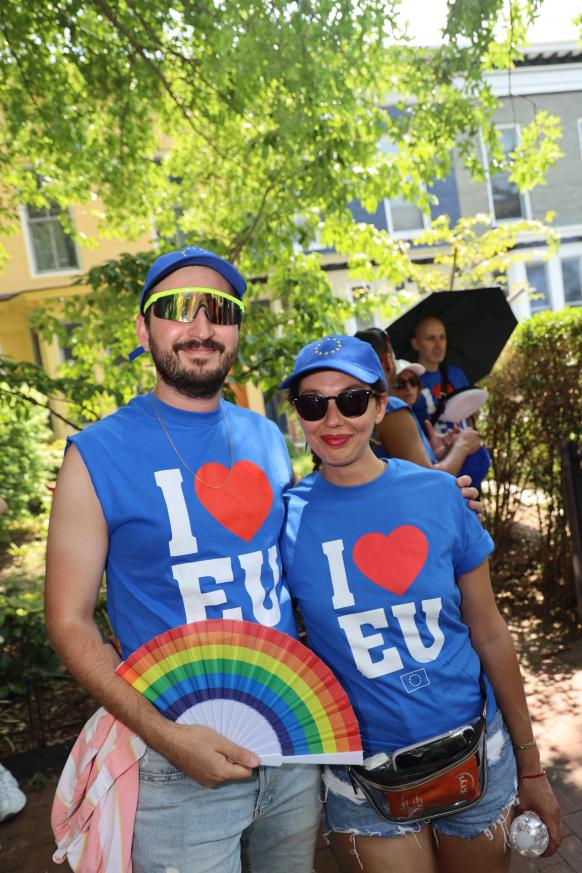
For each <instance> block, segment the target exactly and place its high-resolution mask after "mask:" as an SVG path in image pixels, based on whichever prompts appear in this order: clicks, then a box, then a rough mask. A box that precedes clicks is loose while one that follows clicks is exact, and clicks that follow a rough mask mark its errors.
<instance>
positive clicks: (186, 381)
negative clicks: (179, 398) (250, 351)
mask: <svg viewBox="0 0 582 873" xmlns="http://www.w3.org/2000/svg"><path fill="white" fill-rule="evenodd" d="M149 346H150V353H151V356H152V358H153V361H154V364H155V365H156V370H157V371H158V375H159V376H160V378H161V379H162V380H163V381H164V382H165V383H166V385H169V386H170V387H172V388H175V390H176V391H178V392H179V393H180V394H184V395H185V396H186V397H193V398H195V399H205V400H208V399H209V398H211V397H214V396H215V395H216V394H218V392H219V391H220V389H221V388H222V386H223V385H224V382H225V379H226V377H227V375H228V371H229V370H230V368H231V367H232V365H233V364H234V362H235V360H236V356H237V353H238V338H237V341H236V344H235V346H234V348H232V349H231V350H230V351H229V352H227V351H226V347H225V346H223V345H222V343H219V342H217V341H216V340H213V339H207V340H205V341H204V342H201V341H199V340H190V341H189V342H183V343H175V344H174V345H173V346H172V350H171V351H168V352H165V351H162V350H161V349H160V347H159V346H158V345H157V343H156V341H155V340H154V338H153V337H152V336H151V334H150V337H149ZM182 349H211V350H213V351H216V352H219V353H220V355H221V358H220V361H219V363H218V366H216V367H215V368H214V369H213V370H211V369H207V368H206V366H205V365H204V364H202V365H200V364H197V363H193V364H192V365H191V366H190V367H184V366H182V364H181V363H180V358H179V357H178V352H179V351H181V350H182Z"/></svg>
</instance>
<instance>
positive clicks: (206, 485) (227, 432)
mask: <svg viewBox="0 0 582 873" xmlns="http://www.w3.org/2000/svg"><path fill="white" fill-rule="evenodd" d="M150 397H151V401H152V409H153V411H154V415H155V417H156V418H157V420H158V422H159V424H160V427H161V428H162V430H163V432H164V433H165V435H166V438H167V440H168V442H169V443H170V445H171V447H172V451H173V452H174V454H175V455H176V457H177V458H178V460H179V461H180V463H181V464H182V466H183V467H184V468H185V469H186V470H188V472H189V473H190V475H191V476H192V478H193V479H195V480H196V482H201V483H202V485H204V486H205V487H206V488H215V489H216V490H219V489H220V488H224V486H225V485H226V483H227V482H228V480H229V478H230V474H231V472H232V438H231V435H230V428H229V426H228V419H227V417H226V413H225V411H224V408H223V407H222V406H221V412H222V420H223V421H224V426H225V428H226V434H227V436H228V453H229V460H228V476H227V477H226V479H225V480H224V482H223V483H222V484H221V485H210V483H209V482H204V480H203V479H201V478H200V476H197V475H196V473H195V472H194V470H193V469H192V467H190V465H189V464H187V463H186V461H185V460H184V458H183V457H182V455H181V454H180V452H179V451H178V449H177V447H176V444H175V442H174V440H173V439H172V436H171V434H170V431H169V430H168V428H167V426H166V423H165V422H164V420H163V418H162V417H161V415H160V413H159V412H158V408H157V405H156V397H155V395H154V394H150Z"/></svg>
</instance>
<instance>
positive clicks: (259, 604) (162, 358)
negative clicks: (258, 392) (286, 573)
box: [46, 247, 320, 873]
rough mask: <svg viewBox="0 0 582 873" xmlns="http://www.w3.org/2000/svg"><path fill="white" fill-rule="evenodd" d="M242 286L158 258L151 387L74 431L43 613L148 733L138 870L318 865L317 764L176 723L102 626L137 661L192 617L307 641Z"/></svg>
mask: <svg viewBox="0 0 582 873" xmlns="http://www.w3.org/2000/svg"><path fill="white" fill-rule="evenodd" d="M245 290H246V283H245V280H244V279H243V277H242V276H241V274H240V273H239V272H238V270H236V269H235V267H233V266H232V264H230V263H228V262H227V261H225V260H223V259H222V258H220V257H218V256H217V255H215V254H213V253H212V252H207V251H205V250H203V249H197V248H193V247H186V248H184V249H182V250H180V251H177V252H170V253H169V254H166V255H162V256H161V257H159V258H158V259H157V260H156V261H154V263H153V264H152V267H151V268H150V270H149V272H148V275H147V277H146V281H145V284H144V288H143V292H142V295H141V299H140V314H139V316H138V318H137V333H138V336H139V339H140V342H141V344H142V347H140V349H139V350H136V352H138V353H139V351H141V350H146V351H149V352H150V353H151V355H152V358H153V361H154V364H155V367H156V374H157V380H156V387H155V389H154V391H153V392H152V393H148V394H145V395H142V396H138V397H135V398H133V400H131V401H130V403H128V404H127V406H125V407H123V408H121V409H119V410H118V411H117V412H115V413H114V414H113V415H110V416H109V417H108V418H106V419H104V420H102V421H100V422H98V423H97V424H94V425H91V426H90V427H88V428H87V429H86V430H84V431H83V432H82V433H80V434H77V435H75V436H73V437H71V439H70V440H69V445H68V449H67V452H66V455H65V459H64V462H63V466H62V468H61V471H60V474H59V477H58V481H57V487H56V489H55V496H54V503H53V510H52V514H51V521H50V528H49V537H48V548H47V574H46V624H47V631H48V634H49V638H50V641H51V643H52V645H53V646H54V648H55V650H56V651H57V652H58V654H59V655H60V657H61V658H62V660H63V661H64V663H65V665H66V666H67V667H68V669H69V670H70V672H71V673H72V674H73V676H74V677H75V678H76V679H77V681H78V682H79V683H80V684H81V685H82V686H84V687H85V688H86V689H87V691H88V692H89V693H90V694H91V696H92V697H93V698H94V699H95V700H96V701H98V702H99V703H100V704H101V705H103V706H104V707H105V708H106V709H107V710H108V711H109V712H110V713H111V714H112V715H114V716H115V717H116V718H118V719H119V720H120V721H121V722H123V723H124V724H125V725H127V726H128V727H129V728H130V729H131V730H132V731H134V732H135V733H136V734H137V735H138V736H139V737H141V738H142V740H143V741H144V742H145V743H146V744H147V751H146V753H145V755H144V757H143V758H142V759H141V761H140V786H139V796H138V803H137V812H136V818H135V827H134V836H133V850H132V862H133V871H134V873H146V871H147V873H158V871H169V870H176V871H178V870H179V871H182V873H186V871H188V873H213V871H214V873H238V871H239V870H240V869H241V854H242V855H243V856H244V859H245V863H246V864H248V865H250V869H252V871H253V873H262V871H265V873H272V871H277V873H287V871H288V873H310V871H311V869H312V857H313V850H314V843H315V838H316V833H317V827H318V824H319V811H320V806H319V799H318V789H319V771H318V768H317V767H313V766H312V767H305V766H297V765H295V766H289V765H285V766H283V767H280V768H277V767H260V766H258V765H259V759H258V757H257V756H256V755H255V754H253V753H252V752H250V751H249V750H247V749H243V748H241V747H239V746H237V745H235V744H234V743H232V742H230V741H229V740H227V739H226V738H224V737H223V736H221V735H220V734H218V733H216V732H215V731H213V730H211V729H210V728H207V727H202V726H194V725H186V724H179V723H175V722H173V721H170V720H168V719H166V718H164V717H163V716H162V715H161V713H159V712H158V710H157V709H155V707H154V706H153V705H152V704H151V703H149V702H148V700H147V699H146V698H145V697H144V696H142V695H141V694H139V693H138V692H137V691H135V690H134V689H133V688H132V687H131V686H130V685H128V684H127V683H126V682H125V681H124V680H123V679H121V678H120V677H119V676H118V675H117V674H116V673H115V665H116V663H117V661H118V660H119V659H118V658H117V657H114V656H113V654H112V650H111V648H110V647H109V646H106V645H103V643H102V640H101V635H100V633H99V631H98V629H97V626H96V624H95V621H94V610H95V603H96V599H97V593H98V591H99V587H100V584H101V580H102V576H103V573H104V572H105V573H106V577H107V598H108V614H109V618H110V621H111V624H112V627H113V629H114V632H115V635H116V637H117V639H118V641H119V644H120V647H121V655H122V656H123V657H124V658H125V657H127V656H128V655H129V654H130V653H131V652H132V651H134V650H135V649H137V648H138V647H139V646H141V645H142V644H143V643H145V642H146V641H148V640H149V639H151V638H152V637H154V636H155V635H157V634H159V633H162V632H164V631H167V630H168V629H170V628H174V627H177V626H179V625H181V624H184V623H185V622H192V621H202V620H205V619H223V618H230V619H233V618H234V619H244V620H248V621H254V622H258V623H260V624H263V625H267V626H268V627H274V628H277V629H279V630H282V631H284V632H286V633H288V634H291V635H294V636H295V635H296V630H295V623H294V618H293V611H292V606H291V601H290V597H289V593H288V590H287V588H286V583H285V580H284V577H283V573H282V568H281V561H280V556H279V550H278V537H279V533H280V530H281V525H282V521H283V500H282V494H283V491H284V489H285V488H286V487H287V486H288V485H289V483H290V480H291V467H290V464H289V458H288V455H287V451H286V447H285V443H284V440H283V438H282V436H281V434H280V432H279V431H278V429H277V427H276V426H275V425H274V424H273V423H272V422H270V421H268V420H267V419H265V418H263V417H262V416H259V415H257V414H255V413H253V412H250V411H249V410H246V409H241V408H239V407H236V406H234V405H232V404H230V403H227V402H225V401H224V400H223V399H221V397H220V390H221V388H222V385H223V383H224V380H225V379H226V376H227V374H228V371H229V369H230V367H231V365H232V363H233V361H234V360H235V357H236V354H237V349H238V339H239V329H240V323H241V319H242V312H243V302H242V296H243V294H244V292H245Z"/></svg>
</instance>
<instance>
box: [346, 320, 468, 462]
mask: <svg viewBox="0 0 582 873" xmlns="http://www.w3.org/2000/svg"><path fill="white" fill-rule="evenodd" d="M356 337H357V338H358V339H360V340H363V341H364V342H366V343H369V345H371V346H372V348H373V349H374V351H375V352H376V354H377V355H378V358H379V360H380V362H381V364H382V367H383V370H384V377H385V381H386V383H387V384H388V385H389V386H390V390H391V394H393V395H395V396H390V397H388V400H387V403H386V410H385V412H386V414H385V416H384V418H383V419H382V421H381V422H380V423H379V424H378V426H377V428H376V430H375V436H376V439H377V440H378V442H379V444H380V445H379V447H378V450H377V453H378V454H382V456H383V457H388V458H402V459H403V460H404V461H412V463H414V464H419V466H421V467H426V468H427V469H430V468H432V467H436V468H437V470H444V472H446V473H451V474H452V475H453V476H457V475H458V474H459V471H460V470H461V467H463V465H464V463H465V461H466V459H467V457H468V455H470V454H472V453H473V452H476V451H477V450H478V449H479V446H480V445H481V440H480V438H479V435H478V434H477V433H476V432H475V431H474V430H473V429H471V428H466V429H465V430H464V432H463V437H462V438H461V439H458V438H457V437H456V436H455V438H454V439H450V437H448V438H447V439H446V440H445V439H443V438H441V437H439V436H438V435H437V434H435V432H434V430H433V429H432V426H431V425H430V423H429V425H428V428H429V433H430V441H429V439H428V438H427V435H426V434H425V433H424V431H423V430H422V428H421V426H420V425H419V422H418V419H417V417H416V415H415V414H414V412H413V411H412V408H411V405H410V404H409V403H408V401H407V400H405V398H404V397H403V396H401V394H400V393H399V391H398V390H394V391H393V390H392V386H393V385H395V384H396V385H398V384H399V371H398V365H399V362H398V361H397V360H396V358H395V357H394V352H393V350H392V345H391V343H390V337H389V336H388V334H387V333H386V331H385V330H382V329H381V328H378V327H372V328H368V329H367V330H362V331H358V333H356ZM409 368H410V365H409ZM412 369H413V372H412V373H411V374H406V377H405V378H406V380H407V387H408V388H409V393H412V391H414V392H415V393H416V396H418V392H417V391H416V382H417V379H415V376H417V375H418V372H417V369H419V370H422V373H424V367H422V365H420V364H413V365H412ZM420 387H421V386H420V383H418V388H419V390H420Z"/></svg>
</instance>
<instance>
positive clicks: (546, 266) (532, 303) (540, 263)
mask: <svg viewBox="0 0 582 873" xmlns="http://www.w3.org/2000/svg"><path fill="white" fill-rule="evenodd" d="M530 265H531V266H532V267H537V266H540V267H543V268H544V274H545V277H546V291H547V303H548V305H547V306H542V307H540V308H539V309H537V308H535V304H536V302H537V301H535V300H532V298H531V296H530V295H529V294H528V298H529V308H530V312H531V314H532V315H537V313H538V312H552V311H553V310H554V295H553V289H552V282H551V274H550V270H549V264H548V261H544V260H542V259H540V258H534V259H533V260H531V261H526V262H525V263H524V265H523V268H524V272H525V281H526V282H527V284H528V285H529V284H530V282H529V277H528V274H527V268H528V267H529V266H530ZM535 293H536V290H534V294H535Z"/></svg>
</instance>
